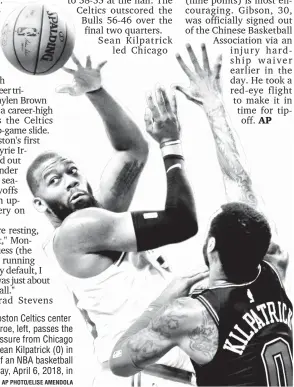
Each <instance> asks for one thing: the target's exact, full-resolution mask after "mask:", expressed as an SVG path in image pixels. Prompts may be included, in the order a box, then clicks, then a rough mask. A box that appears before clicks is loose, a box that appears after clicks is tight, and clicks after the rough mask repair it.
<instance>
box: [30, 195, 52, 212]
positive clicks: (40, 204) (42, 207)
mask: <svg viewBox="0 0 294 387" xmlns="http://www.w3.org/2000/svg"><path fill="white" fill-rule="evenodd" d="M33 206H34V207H35V209H36V210H37V211H38V212H41V213H44V212H46V211H47V209H48V206H47V204H46V202H45V201H44V200H43V199H41V198H38V197H35V198H34V200H33Z"/></svg>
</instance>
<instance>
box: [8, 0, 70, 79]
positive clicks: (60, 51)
mask: <svg viewBox="0 0 294 387" xmlns="http://www.w3.org/2000/svg"><path fill="white" fill-rule="evenodd" d="M74 40H75V39H74V32H73V28H72V27H70V26H69V24H68V23H67V22H66V21H65V18H63V17H62V15H61V14H60V11H58V10H57V8H55V6H52V7H48V6H46V5H43V4H29V5H26V6H24V7H23V6H22V7H20V8H17V9H15V10H14V11H13V12H12V13H11V14H10V15H9V17H8V18H7V20H6V21H5V23H4V26H3V28H2V32H1V46H2V50H3V52H4V55H5V56H6V58H7V59H8V60H9V62H10V63H11V64H12V65H13V66H14V67H16V68H17V69H18V70H20V71H23V72H25V73H28V74H33V75H46V74H50V73H53V72H54V71H56V70H58V69H60V68H61V67H62V66H63V65H64V64H65V63H66V62H67V60H68V59H69V58H70V56H71V54H72V52H73V49H74Z"/></svg>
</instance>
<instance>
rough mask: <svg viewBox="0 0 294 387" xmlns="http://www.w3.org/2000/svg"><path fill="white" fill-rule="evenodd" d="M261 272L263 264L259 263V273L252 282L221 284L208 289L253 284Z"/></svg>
mask: <svg viewBox="0 0 294 387" xmlns="http://www.w3.org/2000/svg"><path fill="white" fill-rule="evenodd" d="M260 273H261V266H260V265H259V266H258V273H257V276H256V277H255V278H254V280H252V281H250V282H245V283H243V284H228V285H219V286H213V287H209V288H207V290H208V289H219V288H236V287H238V288H239V287H242V286H248V285H251V284H253V282H255V281H256V280H257V278H258V277H259V276H260Z"/></svg>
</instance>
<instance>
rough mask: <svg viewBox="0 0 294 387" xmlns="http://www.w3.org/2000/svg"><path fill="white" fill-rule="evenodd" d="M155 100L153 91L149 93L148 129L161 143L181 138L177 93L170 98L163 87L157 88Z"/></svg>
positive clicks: (146, 115) (146, 118)
mask: <svg viewBox="0 0 294 387" xmlns="http://www.w3.org/2000/svg"><path fill="white" fill-rule="evenodd" d="M155 100H156V103H155V102H154V97H153V96H152V94H151V93H149V94H148V95H147V106H148V108H147V109H146V113H145V123H146V130H147V132H148V133H149V134H150V136H151V137H153V138H154V140H155V141H157V142H158V143H159V144H161V145H162V144H163V143H165V142H167V141H174V140H179V138H180V124H179V121H178V117H177V103H176V98H175V95H173V96H172V97H171V99H170V100H169V99H168V97H167V94H166V91H165V89H164V88H163V87H160V86H159V87H157V88H156V90H155Z"/></svg>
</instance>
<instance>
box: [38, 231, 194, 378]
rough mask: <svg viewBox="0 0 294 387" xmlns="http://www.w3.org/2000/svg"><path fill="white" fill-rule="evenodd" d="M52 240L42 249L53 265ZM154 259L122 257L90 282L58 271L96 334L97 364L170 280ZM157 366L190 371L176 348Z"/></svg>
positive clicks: (151, 254)
mask: <svg viewBox="0 0 294 387" xmlns="http://www.w3.org/2000/svg"><path fill="white" fill-rule="evenodd" d="M53 238H54V236H53V237H52V238H50V240H49V241H48V242H47V243H46V244H45V245H44V250H45V252H46V255H47V256H48V257H49V258H50V259H54V261H55V262H57V260H56V257H55V254H54V251H53ZM158 256H159V254H158V253H157V254H156V252H155V251H151V252H150V251H148V252H143V253H122V255H121V257H120V258H119V259H118V261H117V262H116V263H114V264H113V265H111V266H110V267H109V268H107V269H106V270H105V271H103V272H102V273H100V274H98V275H96V276H94V277H90V278H78V277H74V276H72V275H70V274H67V273H66V272H64V271H63V270H62V269H61V268H60V267H59V269H60V271H61V272H62V276H63V279H64V281H65V284H66V285H67V287H68V289H69V290H70V291H71V292H72V293H73V295H74V297H75V299H76V304H77V307H78V308H79V309H80V310H81V312H82V313H83V315H84V316H86V320H87V322H88V323H90V324H91V325H92V327H93V328H94V330H95V331H96V332H97V334H96V335H94V338H95V341H94V345H95V352H96V355H97V358H98V361H99V362H100V363H103V362H106V361H108V359H109V357H110V355H111V351H112V349H113V347H114V345H115V343H116V342H117V340H118V339H119V338H120V337H121V336H122V334H123V333H124V332H125V331H126V330H127V329H128V328H129V327H130V325H131V324H132V323H133V322H134V321H135V320H136V319H137V318H138V317H139V316H140V315H141V314H142V313H143V312H144V310H145V309H146V307H147V306H148V305H149V304H150V303H151V302H152V301H153V300H154V299H156V298H157V297H158V296H159V294H160V293H161V291H162V290H163V289H164V288H165V287H166V286H167V284H168V283H169V282H170V280H171V279H172V275H171V274H170V273H169V272H167V271H166V270H164V269H162V267H161V266H160V265H159V263H158V262H157V258H158ZM58 266H59V265H58ZM95 336H96V337H95ZM158 363H160V364H165V365H169V366H171V367H176V368H182V369H185V370H189V371H190V370H192V369H193V368H192V366H191V362H190V359H189V357H188V356H187V355H186V354H184V352H182V351H181V350H180V349H179V348H178V347H177V348H174V349H173V350H171V351H170V352H169V353H168V354H166V355H165V356H164V357H163V358H162V359H160V361H158Z"/></svg>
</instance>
